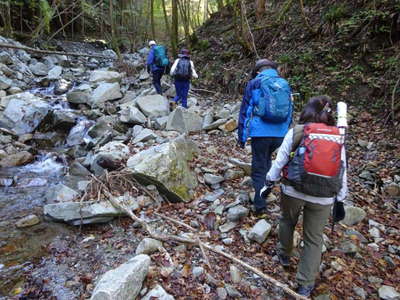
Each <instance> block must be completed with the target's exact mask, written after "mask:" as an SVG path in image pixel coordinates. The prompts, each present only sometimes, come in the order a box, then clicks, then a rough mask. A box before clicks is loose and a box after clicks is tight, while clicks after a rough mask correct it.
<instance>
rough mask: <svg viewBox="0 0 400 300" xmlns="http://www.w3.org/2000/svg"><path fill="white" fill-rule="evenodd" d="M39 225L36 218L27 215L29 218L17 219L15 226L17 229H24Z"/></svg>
mask: <svg viewBox="0 0 400 300" xmlns="http://www.w3.org/2000/svg"><path fill="white" fill-rule="evenodd" d="M39 223H40V220H39V218H38V216H36V215H29V216H26V217H23V218H22V219H19V220H18V221H17V223H16V224H15V226H17V227H18V228H26V227H31V226H34V225H36V224H39Z"/></svg>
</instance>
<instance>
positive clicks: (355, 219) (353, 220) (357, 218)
mask: <svg viewBox="0 0 400 300" xmlns="http://www.w3.org/2000/svg"><path fill="white" fill-rule="evenodd" d="M345 212H346V216H345V218H344V219H343V220H342V221H341V223H343V224H345V225H347V226H353V225H356V224H358V223H360V222H361V221H362V220H363V219H364V218H365V217H366V216H367V213H366V212H365V211H364V210H363V209H362V208H360V207H355V206H347V207H345Z"/></svg>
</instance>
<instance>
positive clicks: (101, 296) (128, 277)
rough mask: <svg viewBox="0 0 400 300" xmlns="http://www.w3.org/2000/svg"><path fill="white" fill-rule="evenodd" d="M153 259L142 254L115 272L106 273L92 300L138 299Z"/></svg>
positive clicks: (98, 284)
mask: <svg viewBox="0 0 400 300" xmlns="http://www.w3.org/2000/svg"><path fill="white" fill-rule="evenodd" d="M150 262H151V259H150V257H149V256H148V255H145V254H141V255H137V256H135V257H134V258H132V259H130V260H129V261H128V262H126V263H124V264H122V265H120V266H119V267H118V268H116V269H114V270H110V271H108V272H107V273H105V274H104V275H103V276H102V277H101V279H100V281H99V282H98V283H97V285H96V287H95V289H94V291H93V294H92V297H91V298H90V299H91V300H127V299H136V297H137V296H138V295H139V293H140V290H141V289H142V284H143V280H144V279H145V278H146V276H147V273H148V271H149V266H150Z"/></svg>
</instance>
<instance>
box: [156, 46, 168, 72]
mask: <svg viewBox="0 0 400 300" xmlns="http://www.w3.org/2000/svg"><path fill="white" fill-rule="evenodd" d="M154 62H155V65H156V66H158V67H166V66H167V65H168V64H169V59H168V55H167V49H166V48H165V47H164V46H162V45H158V46H154Z"/></svg>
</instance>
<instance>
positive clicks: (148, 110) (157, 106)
mask: <svg viewBox="0 0 400 300" xmlns="http://www.w3.org/2000/svg"><path fill="white" fill-rule="evenodd" d="M136 101H137V105H138V106H139V108H140V110H141V111H142V112H143V113H144V114H145V115H146V116H147V117H163V116H167V115H168V114H169V103H168V100H167V98H165V97H163V96H161V95H148V96H141V97H138V98H137V100H136Z"/></svg>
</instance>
